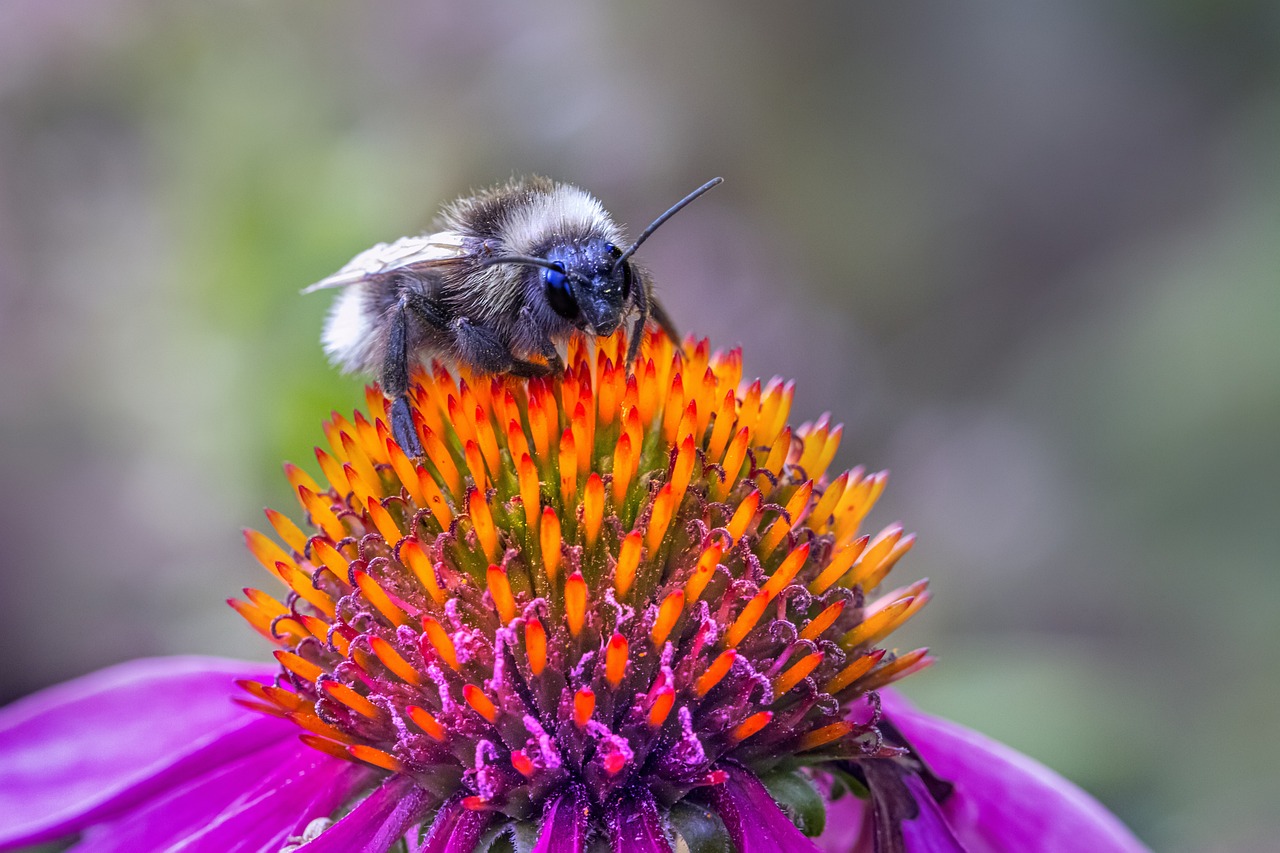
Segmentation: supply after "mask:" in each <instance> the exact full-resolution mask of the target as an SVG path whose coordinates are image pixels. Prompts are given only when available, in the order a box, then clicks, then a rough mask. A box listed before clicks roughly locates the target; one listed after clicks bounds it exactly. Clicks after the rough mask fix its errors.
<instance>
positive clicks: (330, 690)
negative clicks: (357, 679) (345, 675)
mask: <svg viewBox="0 0 1280 853" xmlns="http://www.w3.org/2000/svg"><path fill="white" fill-rule="evenodd" d="M321 689H323V690H324V692H325V693H327V694H329V696H331V697H332V698H334V699H336V700H337V701H339V702H341V703H342V704H343V705H346V706H347V707H348V708H350V709H351V710H353V711H355V712H356V713H357V714H359V715H360V716H362V717H368V718H369V719H371V720H376V719H378V718H379V717H380V716H381V714H382V712H381V711H380V710H378V706H377V705H375V704H373V703H372V702H370V701H369V700H368V699H366V698H365V697H363V696H361V695H360V694H359V693H357V692H356V691H354V690H352V689H351V688H350V687H348V686H347V685H345V684H342V683H340V682H337V681H325V682H323V684H322V686H321Z"/></svg>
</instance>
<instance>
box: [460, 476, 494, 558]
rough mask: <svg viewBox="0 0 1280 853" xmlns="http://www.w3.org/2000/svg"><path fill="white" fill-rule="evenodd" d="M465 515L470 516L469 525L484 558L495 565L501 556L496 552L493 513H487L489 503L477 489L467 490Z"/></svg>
mask: <svg viewBox="0 0 1280 853" xmlns="http://www.w3.org/2000/svg"><path fill="white" fill-rule="evenodd" d="M467 514H468V515H470V516H471V524H472V527H473V528H474V529H475V531H476V539H477V540H479V542H480V549H481V550H482V551H484V556H485V558H486V559H487V560H488V561H489V562H491V563H496V562H497V561H498V557H499V556H501V552H500V551H499V550H498V531H497V528H495V527H494V526H493V513H491V512H490V511H489V503H488V502H487V501H486V500H485V497H484V494H483V493H482V492H480V491H479V490H478V489H474V488H473V489H468V490H467Z"/></svg>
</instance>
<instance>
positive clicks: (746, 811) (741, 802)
mask: <svg viewBox="0 0 1280 853" xmlns="http://www.w3.org/2000/svg"><path fill="white" fill-rule="evenodd" d="M725 769H726V770H728V772H729V778H728V779H727V780H726V781H725V782H724V784H722V785H715V786H712V787H711V788H710V792H711V802H712V804H713V805H714V806H715V809H716V811H717V812H719V813H720V819H721V820H723V821H724V826H725V829H727V830H728V831H729V837H730V838H732V839H733V843H734V844H735V845H737V848H738V853H773V851H777V850H786V851H788V853H805V851H809V853H819V848H818V846H817V845H816V844H814V843H813V841H812V840H811V839H809V838H808V837H807V836H806V835H805V834H804V833H802V832H801V831H800V830H798V829H796V825H795V824H794V823H792V822H791V819H790V818H788V817H787V816H786V814H785V813H783V811H782V809H781V808H779V807H778V804H777V803H776V802H774V800H773V797H771V796H770V795H769V791H768V790H767V789H766V788H765V787H764V785H762V784H761V783H760V780H759V779H757V778H756V777H755V775H754V774H753V773H751V772H750V771H748V770H744V769H742V768H741V767H734V766H729V767H726V768H725Z"/></svg>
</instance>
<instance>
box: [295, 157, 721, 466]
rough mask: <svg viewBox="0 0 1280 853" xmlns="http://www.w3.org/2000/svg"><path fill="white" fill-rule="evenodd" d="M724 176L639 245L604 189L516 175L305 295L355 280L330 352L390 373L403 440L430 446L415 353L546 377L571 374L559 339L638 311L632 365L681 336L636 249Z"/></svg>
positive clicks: (363, 368)
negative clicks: (653, 337) (417, 419)
mask: <svg viewBox="0 0 1280 853" xmlns="http://www.w3.org/2000/svg"><path fill="white" fill-rule="evenodd" d="M722 180H723V179H722V178H715V179H714V180H711V181H708V182H707V183H705V184H703V185H702V186H701V187H699V188H698V189H696V190H694V191H693V192H692V193H690V194H689V195H687V196H685V197H684V198H683V199H681V200H680V201H679V202H678V203H676V204H675V205H673V206H672V207H671V208H670V209H668V210H667V211H666V212H665V213H663V214H662V215H661V216H659V217H658V218H657V219H655V220H654V221H653V222H652V223H650V225H649V226H648V227H647V228H646V229H645V230H644V231H643V232H641V234H640V236H639V237H637V238H636V239H635V240H634V241H633V242H631V243H630V244H629V245H626V247H625V248H624V244H626V239H625V236H624V233H623V231H622V229H621V228H620V227H619V226H618V225H617V224H616V223H615V222H614V221H613V218H612V217H610V215H609V213H608V211H606V210H605V208H604V206H603V205H602V204H601V203H600V202H599V201H598V200H597V199H596V198H595V197H594V196H592V195H591V194H590V193H587V192H585V191H583V190H581V189H579V188H577V187H575V186H572V185H569V184H563V183H557V182H554V181H551V180H549V179H547V178H537V177H534V178H527V179H523V180H516V181H512V182H510V183H508V184H505V185H503V186H498V187H494V188H492V189H488V190H484V191H482V192H478V193H475V194H474V195H470V196H464V197H462V198H459V199H457V200H456V201H454V202H452V203H450V204H448V205H446V206H445V207H444V209H443V210H442V211H441V214H440V217H439V220H438V223H437V227H438V230H437V231H435V232H434V233H431V234H425V235H422V236H418V237H402V238H400V239H399V240H395V241H393V242H391V243H379V244H377V245H376V246H373V247H372V248H370V249H366V250H365V251H363V252H361V253H360V254H358V255H356V256H355V257H354V258H352V259H351V261H350V262H348V263H347V264H346V266H344V267H343V268H342V269H340V270H338V272H336V273H334V274H333V275H331V276H329V277H327V278H324V279H322V280H320V281H318V282H316V283H315V284H313V285H311V286H310V287H308V288H306V289H305V290H304V291H303V293H310V292H312V291H315V290H323V289H328V288H341V289H342V293H340V294H339V295H338V298H337V300H335V302H334V305H333V308H332V310H331V311H330V313H329V317H328V319H327V320H326V322H325V327H324V333H323V335H322V336H321V342H322V343H323V345H324V350H325V352H326V353H327V354H328V356H329V359H330V361H331V362H332V363H333V364H334V365H335V366H337V367H339V368H341V369H342V370H343V371H346V372H365V373H372V374H375V375H377V376H378V379H379V381H380V382H381V384H382V390H383V392H384V393H385V394H386V395H387V397H388V398H390V399H391V400H392V406H391V428H392V433H393V435H394V437H395V439H396V441H397V442H399V444H400V446H401V447H402V448H403V449H404V450H405V451H406V452H408V453H410V454H411V455H415V456H421V455H422V447H421V444H420V443H419V441H418V437H417V435H416V432H415V430H414V427H413V417H412V411H411V409H410V406H409V397H408V390H409V372H410V367H411V364H412V361H413V360H415V359H418V360H426V359H428V358H442V359H446V360H451V361H453V362H455V363H458V364H461V365H464V366H466V367H467V368H469V369H471V370H472V371H474V372H477V373H482V374H484V373H512V374H515V375H519V376H538V375H544V374H547V373H551V372H554V371H563V369H564V364H563V361H562V359H561V356H560V350H559V346H560V344H562V343H563V342H564V341H566V340H567V339H568V338H569V336H570V335H572V334H574V333H577V332H581V333H585V334H591V335H596V336H605V335H610V334H613V332H614V330H615V329H617V328H618V327H619V326H620V325H621V324H622V323H623V322H624V320H625V319H626V317H627V316H629V315H633V314H634V315H635V316H634V319H633V320H632V325H631V328H630V329H629V342H628V347H627V363H628V364H630V363H632V362H633V361H634V360H635V357H636V353H637V352H638V351H639V347H640V341H641V339H642V338H643V336H644V329H645V325H646V324H647V323H648V322H649V321H653V322H655V323H656V324H657V325H658V326H660V327H661V328H663V329H664V330H665V331H666V332H667V333H668V334H669V335H670V336H671V337H672V338H676V339H678V335H677V333H676V330H675V327H674V325H673V324H672V322H671V319H670V317H669V316H668V315H667V312H666V311H665V310H664V309H663V308H662V305H661V304H660V303H659V302H658V301H657V300H656V299H655V298H654V295H653V284H652V281H651V279H650V277H649V275H648V273H647V272H646V271H645V270H643V269H642V268H641V267H639V266H638V265H636V264H635V263H633V262H632V261H631V257H632V255H634V254H635V251H636V249H638V248H639V247H640V245H641V244H642V243H643V242H644V241H645V240H647V239H648V238H649V236H650V235H652V234H653V232H654V231H655V230H657V229H658V227H659V226H661V225H662V224H663V223H664V222H666V221H667V220H668V219H670V218H671V217H672V216H674V215H675V214H676V213H678V212H679V211H680V210H682V209H683V208H684V207H685V206H686V205H688V204H689V203H690V202H692V201H693V200H694V199H696V198H698V197H699V196H701V195H702V194H703V193H705V192H707V191H708V190H710V189H711V188H712V187H714V186H716V185H717V184H719V183H721V182H722ZM537 359H541V360H537Z"/></svg>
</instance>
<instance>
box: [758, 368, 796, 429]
mask: <svg viewBox="0 0 1280 853" xmlns="http://www.w3.org/2000/svg"><path fill="white" fill-rule="evenodd" d="M795 394H796V383H795V382H791V381H788V382H785V383H784V382H782V380H780V379H772V380H770V381H769V387H768V388H766V389H765V391H764V395H763V396H762V398H761V401H760V420H759V421H757V422H756V442H757V443H759V444H772V443H773V441H774V439H775V438H777V436H778V434H779V433H780V432H781V431H782V427H783V426H784V425H785V424H786V422H787V417H788V415H790V414H791V401H792V399H794V397H795Z"/></svg>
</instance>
